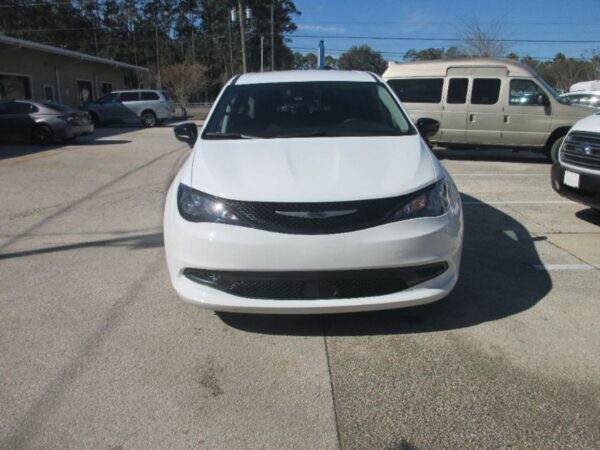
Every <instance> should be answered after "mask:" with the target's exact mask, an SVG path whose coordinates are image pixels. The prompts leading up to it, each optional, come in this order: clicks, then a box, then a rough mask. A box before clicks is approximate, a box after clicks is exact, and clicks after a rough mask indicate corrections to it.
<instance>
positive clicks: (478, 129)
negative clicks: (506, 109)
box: [466, 76, 503, 145]
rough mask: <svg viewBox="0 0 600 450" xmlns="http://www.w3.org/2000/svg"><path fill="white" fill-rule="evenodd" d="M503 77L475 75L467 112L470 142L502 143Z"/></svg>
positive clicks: (468, 141) (468, 139)
mask: <svg viewBox="0 0 600 450" xmlns="http://www.w3.org/2000/svg"><path fill="white" fill-rule="evenodd" d="M501 88H502V78H499V77H488V76H486V77H485V78H484V77H483V76H475V77H473V81H472V87H471V97H470V101H469V106H468V113H467V139H466V142H467V143H469V144H485V145H498V144H500V143H501V130H502V121H503V112H502V104H501V103H500V89H501Z"/></svg>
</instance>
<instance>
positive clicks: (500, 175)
mask: <svg viewBox="0 0 600 450" xmlns="http://www.w3.org/2000/svg"><path fill="white" fill-rule="evenodd" d="M451 175H452V176H453V177H494V178H497V177H531V176H534V177H547V176H548V174H547V173H469V172H465V173H451Z"/></svg>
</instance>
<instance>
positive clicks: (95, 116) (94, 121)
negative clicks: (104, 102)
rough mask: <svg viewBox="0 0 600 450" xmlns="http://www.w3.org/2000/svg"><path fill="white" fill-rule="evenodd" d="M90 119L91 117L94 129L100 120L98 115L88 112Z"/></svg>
mask: <svg viewBox="0 0 600 450" xmlns="http://www.w3.org/2000/svg"><path fill="white" fill-rule="evenodd" d="M90 117H91V119H92V123H93V124H94V126H95V127H97V126H99V125H100V118H99V117H98V114H96V113H95V112H93V111H90Z"/></svg>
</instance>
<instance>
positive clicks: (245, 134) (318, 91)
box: [203, 82, 413, 139]
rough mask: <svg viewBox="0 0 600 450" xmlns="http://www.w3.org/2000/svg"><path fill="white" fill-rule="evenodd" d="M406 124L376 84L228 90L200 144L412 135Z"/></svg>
mask: <svg viewBox="0 0 600 450" xmlns="http://www.w3.org/2000/svg"><path fill="white" fill-rule="evenodd" d="M411 133H413V129H412V127H411V126H410V124H409V121H408V119H407V118H406V116H405V115H404V113H403V112H402V110H401V109H400V107H399V106H398V104H397V103H396V101H395V100H394V98H393V97H392V95H391V94H390V92H389V90H388V88H386V87H385V86H383V85H381V84H379V83H359V82H297V83H268V84H267V83H265V84H248V85H234V86H229V87H228V88H227V90H226V91H225V92H224V94H223V96H222V97H221V99H220V101H219V103H218V104H217V107H216V109H215V112H214V114H213V115H212V117H211V118H210V121H209V122H208V124H207V125H206V127H205V129H204V133H203V138H204V139H243V138H291V137H318V136H394V135H403V134H411Z"/></svg>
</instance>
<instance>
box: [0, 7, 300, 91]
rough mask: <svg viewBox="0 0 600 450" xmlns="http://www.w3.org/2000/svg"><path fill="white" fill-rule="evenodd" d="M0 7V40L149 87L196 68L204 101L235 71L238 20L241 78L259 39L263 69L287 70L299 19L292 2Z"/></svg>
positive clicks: (257, 58) (256, 63) (253, 65)
mask: <svg viewBox="0 0 600 450" xmlns="http://www.w3.org/2000/svg"><path fill="white" fill-rule="evenodd" d="M240 3H241V5H242V14H241V15H240V14H239V6H240ZM0 6H2V8H1V9H0V33H3V34H6V35H9V36H14V37H17V38H22V39H27V40H31V41H35V42H41V43H46V44H50V45H54V46H58V47H61V48H66V49H69V50H74V51H79V52H83V53H88V54H92V55H97V56H101V57H106V58H110V59H115V60H118V61H123V62H127V63H131V64H135V65H140V66H144V67H149V68H150V72H151V74H152V76H153V78H154V79H153V80H151V81H152V82H153V83H157V82H159V80H160V74H161V72H162V69H164V68H166V67H168V66H171V65H177V64H180V65H181V64H183V65H189V64H194V65H197V66H196V67H199V68H200V69H201V70H202V71H203V77H202V79H203V81H202V83H200V84H201V85H202V90H203V91H204V92H203V94H204V95H202V97H204V98H207V99H211V98H214V96H215V95H216V93H217V92H218V90H219V89H220V87H221V86H222V84H223V82H224V81H225V80H226V79H228V78H229V77H230V76H232V74H235V73H240V72H241V71H242V52H241V50H240V49H241V29H240V26H239V22H240V19H241V20H243V21H244V23H243V25H244V37H245V43H246V60H247V69H248V71H258V70H260V64H261V51H260V50H261V48H260V47H261V36H263V50H264V58H263V65H264V67H265V70H270V69H271V66H272V65H273V63H275V68H276V69H278V70H281V69H291V68H293V67H294V57H293V53H292V52H291V50H290V49H289V48H288V46H287V45H286V42H287V40H286V37H285V36H286V34H287V33H291V32H293V31H295V30H296V25H295V24H294V22H293V18H294V16H296V15H299V14H300V11H298V10H297V8H296V6H295V4H294V2H293V1H292V0H272V2H270V1H264V0H243V1H242V2H239V1H238V0H70V1H66V0H54V1H51V0H8V1H4V2H2V5H0ZM232 8H234V9H235V10H236V13H237V14H236V18H235V19H236V20H235V21H232V17H231V10H232ZM246 8H249V9H250V11H251V16H250V17H249V18H247V17H246ZM271 8H273V15H272V18H273V23H271ZM272 25H273V31H274V33H273V42H274V46H273V54H274V61H271V59H272V58H271V54H272V52H271V26H272ZM159 68H160V70H159ZM171 72H173V71H171ZM174 72H176V73H180V72H181V71H174ZM166 73H167V74H168V73H169V70H167V72H166ZM160 81H162V80H160Z"/></svg>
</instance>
